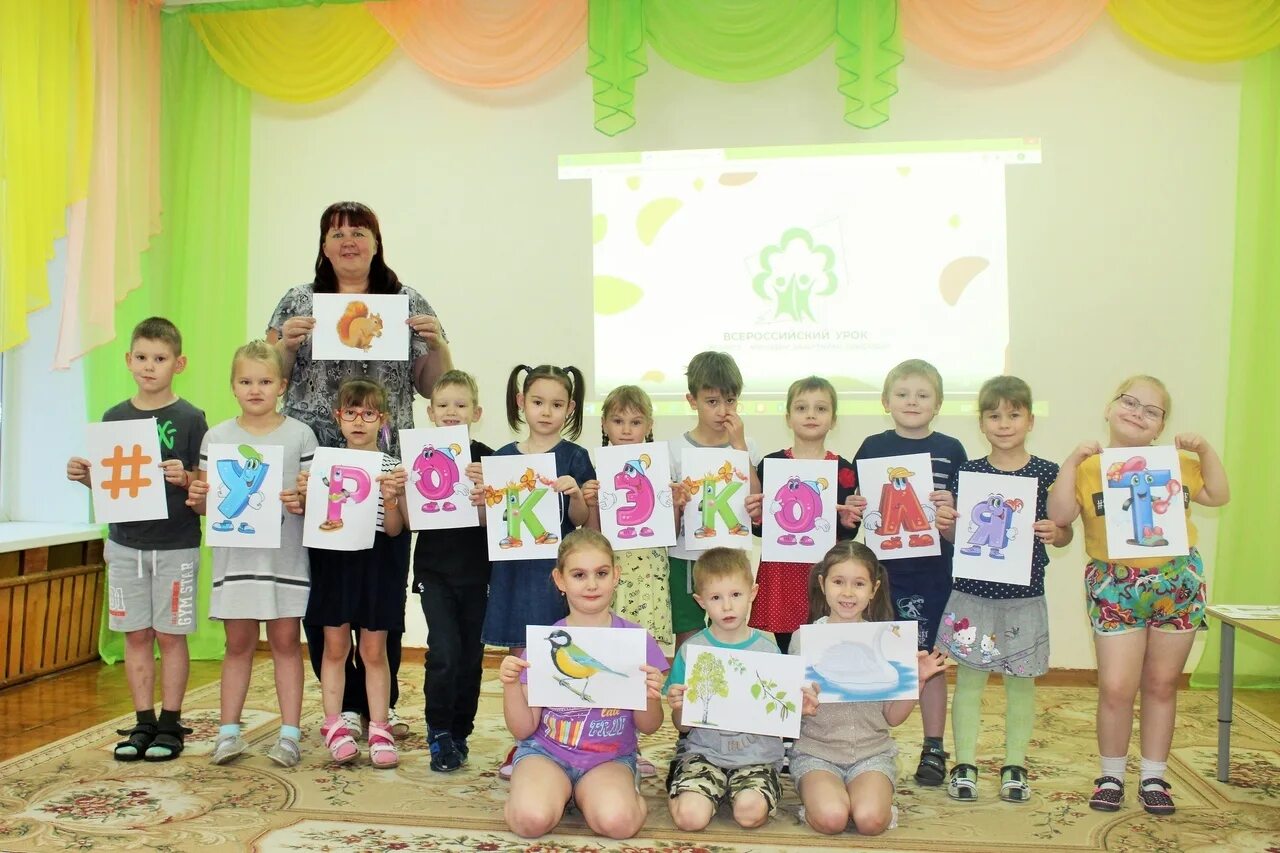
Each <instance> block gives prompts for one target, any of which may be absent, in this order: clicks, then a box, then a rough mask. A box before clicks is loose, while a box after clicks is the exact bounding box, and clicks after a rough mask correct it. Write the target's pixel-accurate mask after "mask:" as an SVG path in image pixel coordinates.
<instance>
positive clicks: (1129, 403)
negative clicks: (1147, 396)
mask: <svg viewBox="0 0 1280 853" xmlns="http://www.w3.org/2000/svg"><path fill="white" fill-rule="evenodd" d="M1117 401H1118V402H1119V403H1120V405H1121V406H1123V407H1124V410H1125V411H1126V412H1141V413H1142V416H1143V417H1144V418H1146V419H1147V420H1149V421H1162V420H1164V414H1165V412H1164V409H1162V408H1160V407H1159V406H1145V405H1143V403H1142V401H1141V400H1139V399H1138V398H1137V397H1134V396H1133V395H1131V394H1121V395H1120V396H1118V397H1116V399H1115V400H1112V402H1113V403H1114V402H1117Z"/></svg>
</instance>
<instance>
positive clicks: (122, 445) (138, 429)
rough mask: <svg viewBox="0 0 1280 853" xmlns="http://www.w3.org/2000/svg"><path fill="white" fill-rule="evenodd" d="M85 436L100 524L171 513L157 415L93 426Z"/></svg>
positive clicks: (139, 519)
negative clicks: (157, 429) (162, 465)
mask: <svg viewBox="0 0 1280 853" xmlns="http://www.w3.org/2000/svg"><path fill="white" fill-rule="evenodd" d="M86 439H87V441H86V448H87V458H88V460H89V480H90V482H91V483H92V484H93V517H94V519H95V520H96V521H97V522H98V523H99V524H114V523H116V522H121V521H151V520H153V519H157V518H168V517H169V504H168V498H167V496H166V492H165V488H166V487H165V483H164V469H163V468H161V467H160V459H161V457H160V435H159V433H158V432H156V419H155V418H136V419H131V420H127V421H107V422H105V423H96V424H89V427H88V432H87V435H86Z"/></svg>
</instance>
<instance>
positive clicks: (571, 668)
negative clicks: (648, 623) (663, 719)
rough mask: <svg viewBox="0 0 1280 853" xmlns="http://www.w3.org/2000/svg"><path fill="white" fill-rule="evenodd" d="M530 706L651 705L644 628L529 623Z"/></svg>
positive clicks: (636, 707)
mask: <svg viewBox="0 0 1280 853" xmlns="http://www.w3.org/2000/svg"><path fill="white" fill-rule="evenodd" d="M525 655H526V659H527V660H528V661H529V668H528V669H527V670H525V672H526V674H527V676H528V685H529V705H530V706H532V707H535V708H627V709H630V710H633V711H643V710H644V709H645V708H647V707H648V705H649V697H648V691H647V688H646V687H645V675H644V670H642V669H641V668H640V667H642V666H644V664H645V663H646V661H647V660H648V657H647V655H648V649H647V638H646V636H645V631H644V629H643V628H583V627H579V626H577V625H530V626H528V627H527V628H526V629H525Z"/></svg>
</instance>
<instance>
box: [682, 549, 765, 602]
mask: <svg viewBox="0 0 1280 853" xmlns="http://www.w3.org/2000/svg"><path fill="white" fill-rule="evenodd" d="M732 577H737V578H741V579H742V580H745V581H746V582H747V586H751V584H752V583H754V582H755V578H753V577H752V576H751V560H750V559H748V558H747V552H746V551H740V550H738V549H737V548H711V549H710V550H707V551H704V552H703V553H702V556H701V557H699V558H698V561H697V562H696V563H694V564H693V591H694V592H696V593H699V594H701V593H702V588H703V587H705V586H706V585H707V584H709V583H711V582H712V581H718V580H720V579H722V578H732Z"/></svg>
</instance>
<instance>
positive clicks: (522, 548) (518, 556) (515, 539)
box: [480, 453, 560, 560]
mask: <svg viewBox="0 0 1280 853" xmlns="http://www.w3.org/2000/svg"><path fill="white" fill-rule="evenodd" d="M480 467H481V470H482V472H483V473H482V479H483V480H484V502H485V507H486V509H485V531H486V534H487V536H488V540H489V559H490V560H536V559H540V558H550V559H555V556H556V552H557V551H559V549H560V495H558V494H557V493H556V490H555V484H556V456H555V454H554V453H523V454H520V455H518V456H486V457H484V458H483V459H481V460H480Z"/></svg>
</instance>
